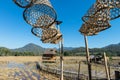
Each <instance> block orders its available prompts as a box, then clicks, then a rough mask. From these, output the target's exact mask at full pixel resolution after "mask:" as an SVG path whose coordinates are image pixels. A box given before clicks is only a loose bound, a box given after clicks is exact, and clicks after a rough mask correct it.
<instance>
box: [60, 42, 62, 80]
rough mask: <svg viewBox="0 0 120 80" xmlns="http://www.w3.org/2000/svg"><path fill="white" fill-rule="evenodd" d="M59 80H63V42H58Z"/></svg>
mask: <svg viewBox="0 0 120 80" xmlns="http://www.w3.org/2000/svg"><path fill="white" fill-rule="evenodd" d="M60 71H61V73H60V80H63V41H62V40H61V42H60Z"/></svg>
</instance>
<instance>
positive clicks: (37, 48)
mask: <svg viewBox="0 0 120 80" xmlns="http://www.w3.org/2000/svg"><path fill="white" fill-rule="evenodd" d="M12 51H15V52H16V51H17V52H33V53H34V54H42V53H43V52H44V48H42V47H41V46H38V45H36V44H33V43H29V44H27V45H25V46H24V47H21V48H17V49H12Z"/></svg>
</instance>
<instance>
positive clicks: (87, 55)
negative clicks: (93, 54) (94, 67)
mask: <svg viewBox="0 0 120 80" xmlns="http://www.w3.org/2000/svg"><path fill="white" fill-rule="evenodd" d="M84 40H85V46H86V59H87V64H88V74H89V79H88V80H92V74H91V63H90V55H89V49H88V40H87V36H85V35H84Z"/></svg>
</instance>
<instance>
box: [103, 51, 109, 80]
mask: <svg viewBox="0 0 120 80" xmlns="http://www.w3.org/2000/svg"><path fill="white" fill-rule="evenodd" d="M104 63H105V71H106V77H107V79H108V80H110V76H109V71H108V65H107V58H106V53H105V52H104Z"/></svg>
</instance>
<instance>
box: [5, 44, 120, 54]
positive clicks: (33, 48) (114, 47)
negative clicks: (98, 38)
mask: <svg viewBox="0 0 120 80" xmlns="http://www.w3.org/2000/svg"><path fill="white" fill-rule="evenodd" d="M5 49H7V48H5ZM45 49H46V48H43V47H41V46H38V45H36V44H33V43H29V44H27V45H25V46H23V47H21V48H16V49H9V50H10V51H13V52H32V53H34V54H42V53H43V52H44V51H45ZM89 50H90V53H101V52H107V53H109V54H115V55H116V53H117V54H118V55H120V43H118V44H110V45H108V46H105V47H102V48H90V49H89ZM64 52H67V53H69V54H70V55H74V54H82V53H83V54H85V47H64Z"/></svg>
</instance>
